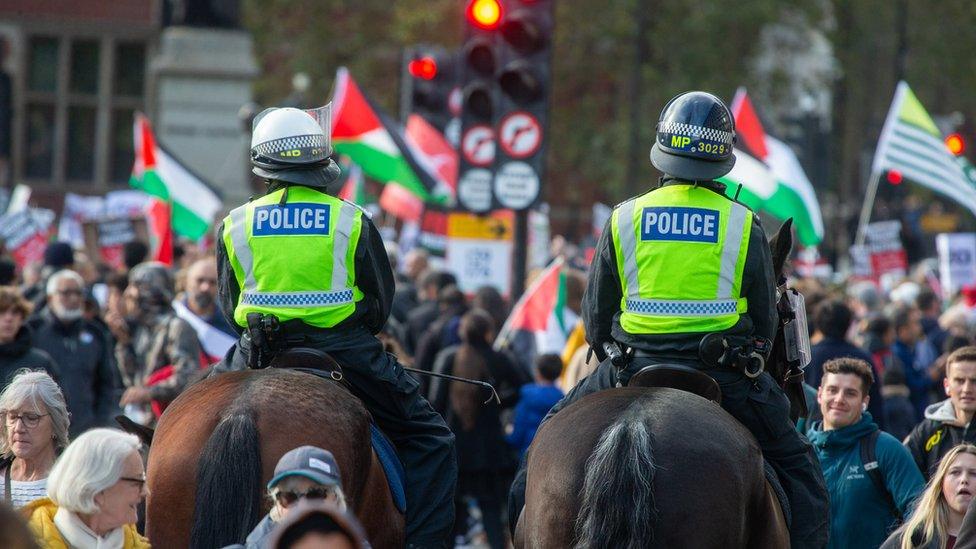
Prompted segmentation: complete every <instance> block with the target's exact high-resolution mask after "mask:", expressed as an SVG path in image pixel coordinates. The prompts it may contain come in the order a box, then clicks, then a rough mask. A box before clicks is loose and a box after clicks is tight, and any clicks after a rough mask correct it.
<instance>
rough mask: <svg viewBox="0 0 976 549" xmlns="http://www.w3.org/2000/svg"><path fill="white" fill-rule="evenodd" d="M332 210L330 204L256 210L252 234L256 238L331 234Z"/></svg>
mask: <svg viewBox="0 0 976 549" xmlns="http://www.w3.org/2000/svg"><path fill="white" fill-rule="evenodd" d="M330 214H331V208H330V206H329V205H328V204H315V203H308V202H296V203H294V204H285V205H283V206H279V205H278V204H274V205H271V206H258V207H257V208H254V221H253V224H252V231H251V234H252V235H254V236H279V235H323V236H327V235H328V234H329V219H330Z"/></svg>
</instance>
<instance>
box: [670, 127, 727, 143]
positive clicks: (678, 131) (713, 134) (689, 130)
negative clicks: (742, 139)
mask: <svg viewBox="0 0 976 549" xmlns="http://www.w3.org/2000/svg"><path fill="white" fill-rule="evenodd" d="M658 131H660V132H662V133H668V134H673V135H679V136H684V137H691V138H693V139H704V140H706V141H711V142H712V143H723V144H725V145H732V143H733V142H734V140H735V134H733V133H732V132H725V131H722V130H716V129H714V128H704V127H702V126H692V125H691V124H682V123H681V122H662V123H661V126H660V128H658Z"/></svg>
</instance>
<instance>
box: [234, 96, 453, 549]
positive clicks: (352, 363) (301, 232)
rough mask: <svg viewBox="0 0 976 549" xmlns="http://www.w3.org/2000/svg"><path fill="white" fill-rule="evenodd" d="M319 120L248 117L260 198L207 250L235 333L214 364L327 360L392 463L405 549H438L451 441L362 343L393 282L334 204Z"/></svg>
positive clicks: (357, 225) (317, 115) (411, 385)
mask: <svg viewBox="0 0 976 549" xmlns="http://www.w3.org/2000/svg"><path fill="white" fill-rule="evenodd" d="M329 109H330V106H329V105H326V106H325V107H322V108H321V109H316V110H314V111H303V110H299V109H293V108H277V109H268V110H266V111H264V112H262V113H261V114H259V115H258V117H256V118H255V121H254V130H253V136H252V139H251V162H252V164H253V166H254V168H253V171H254V173H255V174H257V175H258V176H260V177H262V178H264V179H265V180H266V182H267V184H268V192H267V194H265V195H264V196H262V197H260V198H257V199H252V200H251V201H250V202H248V203H247V204H244V205H243V206H241V207H239V208H236V209H234V210H232V211H231V212H230V215H228V216H227V217H226V218H225V219H224V221H223V224H222V225H221V227H220V229H219V233H218V234H219V235H220V238H219V239H218V241H217V263H218V279H219V283H218V299H219V300H220V304H221V308H222V309H223V310H224V311H227V312H228V313H227V314H228V315H229V316H231V318H229V319H228V320H229V321H230V323H231V325H233V326H235V328H236V329H237V330H238V332H241V333H242V337H241V339H240V341H239V342H238V344H237V346H236V347H235V349H234V350H233V352H232V354H229V355H228V358H227V359H225V360H226V361H227V362H229V366H230V367H232V368H235V369H242V368H245V367H252V368H263V367H266V366H268V363H269V362H270V361H271V360H272V359H273V358H274V357H275V356H276V355H277V354H278V353H279V352H280V351H282V350H284V349H287V348H293V347H299V346H300V347H311V348H314V349H318V350H320V351H324V352H327V353H328V354H329V355H330V356H331V357H332V358H334V359H335V360H336V361H337V362H338V363H339V365H340V366H341V367H342V378H343V380H344V381H345V382H346V383H347V385H348V386H349V387H350V389H351V390H352V392H353V393H354V394H355V395H356V396H357V397H359V399H360V400H362V402H363V404H364V405H365V406H366V408H367V409H368V410H369V412H370V414H371V415H372V417H373V419H374V420H375V421H376V423H377V425H378V426H379V427H380V428H381V429H382V430H383V431H384V432H385V433H386V434H387V435H388V436H389V437H390V438H391V440H392V442H393V444H394V445H395V446H396V448H397V451H398V453H399V455H400V459H401V461H402V462H403V465H404V468H405V470H406V477H407V478H406V496H407V515H406V534H407V545H408V547H438V548H439V547H444V546H445V545H446V541H447V538H448V537H449V535H450V532H451V529H452V527H453V524H454V518H453V515H454V501H453V498H454V485H455V482H456V476H457V463H456V459H455V454H454V436H453V434H452V433H451V431H450V430H449V429H448V427H447V425H445V423H444V420H443V419H442V418H441V417H440V416H439V415H438V414H437V413H436V412H435V411H434V410H433V409H432V408H431V407H430V405H429V404H428V403H427V401H426V400H424V399H423V398H422V397H421V396H420V394H419V393H418V384H417V382H416V381H415V380H414V379H413V378H412V377H410V375H409V374H407V373H406V372H404V370H403V368H402V366H401V365H400V364H399V363H398V362H397V360H396V358H395V357H394V356H392V355H389V354H387V353H385V352H384V351H383V347H382V345H381V343H380V342H379V340H377V339H376V337H375V336H374V334H376V333H377V332H379V331H380V329H381V328H382V327H383V325H384V324H385V323H386V319H387V316H388V315H389V313H390V307H391V304H392V299H393V290H394V282H393V272H392V270H391V268H390V262H389V260H388V259H387V255H386V251H385V249H384V246H383V241H382V238H381V237H380V234H379V232H378V231H377V230H376V227H375V226H374V225H373V223H372V221H370V218H369V216H368V215H367V214H366V213H365V212H363V211H362V210H360V209H359V208H358V207H357V206H355V205H353V204H351V203H348V202H345V201H343V200H341V199H339V198H336V196H335V194H336V192H337V190H338V189H336V188H334V187H335V186H336V182H337V180H338V178H339V174H340V171H339V167H338V166H337V165H336V163H335V162H334V161H333V160H332V159H331V158H330V154H331V153H332V147H331V142H330V137H329V133H327V132H326V131H324V130H323V128H331V124H330V120H329V119H330V111H329ZM307 366H309V367H314V364H308V365H307ZM281 404H282V413H283V414H287V413H288V404H287V403H286V402H283V403H281ZM322 405H323V406H327V405H328V403H326V402H323V403H322ZM309 428H314V426H309ZM362 443H363V444H369V442H368V441H362Z"/></svg>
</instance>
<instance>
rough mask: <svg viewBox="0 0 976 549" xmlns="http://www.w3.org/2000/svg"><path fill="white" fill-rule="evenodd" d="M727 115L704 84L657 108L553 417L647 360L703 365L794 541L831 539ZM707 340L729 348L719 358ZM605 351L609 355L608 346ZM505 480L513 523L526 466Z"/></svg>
mask: <svg viewBox="0 0 976 549" xmlns="http://www.w3.org/2000/svg"><path fill="white" fill-rule="evenodd" d="M734 142H735V127H734V122H733V117H732V114H731V112H730V111H729V109H728V107H726V106H725V104H724V103H722V101H721V100H719V99H718V98H716V97H715V96H713V95H711V94H708V93H704V92H688V93H683V94H681V95H679V96H677V97H675V98H674V99H672V100H671V101H670V102H669V103H668V104H667V105H666V106H665V107H664V110H663V112H662V113H661V117H660V121H659V122H658V125H657V138H656V141H655V143H654V145H653V147H652V148H651V163H652V164H654V166H655V167H657V168H658V169H659V170H660V171H661V172H662V173H663V174H664V177H662V178H661V180H660V184H659V185H658V186H657V188H655V189H653V190H651V191H649V192H647V193H644V194H642V195H640V196H637V197H635V198H632V199H630V200H627V201H626V202H624V203H622V204H620V205H618V206H617V207H616V208H615V209H614V211H613V214H612V215H611V217H610V219H609V221H608V222H607V225H606V227H605V228H604V231H603V235H602V237H601V239H600V242H599V244H598V245H597V254H596V257H595V258H594V260H593V263H592V265H591V267H590V273H589V281H588V286H587V289H586V294H585V296H584V298H583V322H584V325H585V328H586V338H587V341H588V342H589V343H590V345H591V349H592V350H593V351H595V352H596V354H597V357H598V358H599V359H600V360H601V361H602V363H601V364H600V366H599V367H598V368H597V370H596V371H595V372H594V373H593V374H592V375H590V376H589V377H587V378H585V379H583V380H582V381H581V382H580V383H579V384H578V385H577V386H576V388H575V389H573V390H572V391H571V392H570V393H569V394H568V395H567V396H566V397H565V398H564V399H563V400H562V401H561V402H560V403H559V404H557V405H556V406H555V407H554V408H553V409H552V411H551V412H550V416H551V415H552V414H554V413H556V412H558V411H559V410H560V409H562V408H564V407H565V406H567V405H568V404H570V403H572V402H575V401H576V400H578V399H580V398H582V397H583V396H585V395H587V394H590V393H593V392H596V391H600V390H603V389H608V388H611V387H614V386H619V385H626V384H627V382H628V380H629V379H630V377H631V376H632V375H633V374H634V373H636V372H637V371H639V370H640V369H641V368H643V367H645V366H648V365H651V364H679V365H684V366H691V367H694V368H696V369H699V370H703V371H705V372H706V373H707V374H708V375H709V376H711V377H712V378H713V379H715V381H717V382H718V384H719V386H720V388H721V390H722V407H723V408H725V409H726V410H727V411H728V412H729V413H730V414H731V415H732V416H734V417H735V418H736V419H737V420H739V421H740V422H741V423H742V424H744V425H745V426H746V427H747V428H748V429H749V430H750V431H751V432H752V433H753V434H754V435H755V436H756V438H757V439H758V441H759V444H760V446H761V447H762V450H763V454H764V455H765V457H766V459H767V461H769V462H770V464H771V465H772V466H773V468H774V469H775V470H776V472H777V473H778V476H779V478H780V481H781V483H782V485H783V487H784V489H785V492H786V495H787V499H788V500H789V503H790V507H791V511H792V525H791V540H792V544H793V547H817V548H819V547H823V546H824V545H826V543H827V533H828V518H829V517H828V514H827V493H826V490H825V488H824V481H823V475H822V473H821V471H820V468H819V465H818V463H817V461H816V458H815V457H814V455H813V453H812V449H811V447H810V444H809V443H808V442H807V441H806V440H805V439H803V438H802V437H801V436H800V435H799V434H798V433H797V432H796V430H795V429H794V427H793V424H792V422H791V421H790V418H789V402H788V400H787V398H786V396H785V395H784V393H783V391H782V389H780V387H779V385H777V383H776V382H775V381H774V380H773V378H772V377H771V376H770V375H769V373H767V372H764V371H763V364H764V360H765V358H767V356H766V355H767V353H768V352H769V350H770V347H771V343H770V342H771V340H772V339H773V337H774V335H775V333H776V326H777V313H776V308H775V298H776V283H775V278H774V274H773V263H772V257H771V252H770V249H769V242H768V241H767V239H766V234H765V233H764V232H763V229H762V226H761V225H760V223H759V218H758V216H756V215H754V214H753V212H752V211H751V210H749V208H747V207H745V206H743V205H742V204H740V203H738V202H736V201H735V200H732V199H729V198H728V197H727V196H726V194H725V191H726V188H725V185H724V184H722V183H719V182H716V181H714V179H716V178H719V177H721V176H723V175H725V174H727V173H728V172H729V171H730V170H731V169H732V166H733V164H735V156H734V155H733V154H732V147H733V144H734ZM703 339H705V341H706V343H707V342H709V341H711V342H716V341H717V342H719V343H720V347H719V348H720V349H724V348H726V346H727V347H728V349H729V350H728V352H725V353H722V352H719V353H718V354H719V355H721V357H715V356H712V355H710V354H709V353H708V352H703V351H705V350H706V349H707V348H708V347H709V345H707V344H706V345H705V346H703V345H702V342H703ZM608 355H610V356H608ZM524 465H525V464H524V462H523V467H522V469H521V470H520V471H519V475H518V477H517V478H516V481H515V484H514V485H513V487H512V495H511V501H510V513H511V518H512V524H513V525H514V524H515V521H516V519H517V517H518V513H519V512H520V510H521V508H522V506H523V504H524V491H525V468H524Z"/></svg>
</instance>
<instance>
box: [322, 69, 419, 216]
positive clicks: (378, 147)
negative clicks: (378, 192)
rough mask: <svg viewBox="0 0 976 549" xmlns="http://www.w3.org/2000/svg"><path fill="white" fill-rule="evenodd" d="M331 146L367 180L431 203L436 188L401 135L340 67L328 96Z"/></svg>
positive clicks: (347, 72)
mask: <svg viewBox="0 0 976 549" xmlns="http://www.w3.org/2000/svg"><path fill="white" fill-rule="evenodd" d="M332 109H333V111H332V146H333V148H334V149H335V151H336V152H338V153H341V154H344V155H346V156H348V157H349V158H350V159H351V160H352V161H353V162H355V163H356V164H358V165H359V166H361V167H362V169H363V172H364V173H365V174H366V175H368V176H369V177H371V178H373V179H376V180H378V181H381V182H383V183H391V184H395V185H398V186H400V187H403V189H405V190H406V191H408V196H410V197H412V199H413V200H415V201H417V202H420V203H423V202H427V201H430V200H432V196H433V195H432V191H433V190H434V189H435V188H436V187H437V183H436V182H435V181H434V180H433V178H432V177H431V176H430V174H429V173H427V172H426V171H425V170H424V169H423V168H422V167H421V166H420V164H419V163H418V161H417V159H416V156H415V152H414V147H412V146H411V145H409V144H407V142H406V140H405V139H404V136H403V131H402V130H401V129H400V128H399V127H398V126H396V125H395V124H394V123H393V122H392V121H390V119H389V118H388V117H387V116H386V115H385V114H384V113H383V112H382V111H380V110H379V109H378V108H377V107H375V106H374V105H373V103H372V102H371V101H370V100H369V98H367V97H366V95H365V94H364V93H363V91H362V90H360V89H359V86H358V85H357V84H356V82H355V81H354V80H353V79H352V76H350V75H349V71H348V70H347V69H346V68H345V67H342V68H340V69H339V71H338V73H337V74H336V85H335V92H334V93H333V95H332Z"/></svg>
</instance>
